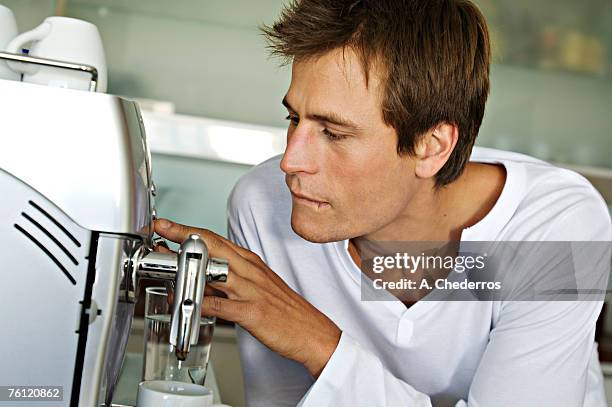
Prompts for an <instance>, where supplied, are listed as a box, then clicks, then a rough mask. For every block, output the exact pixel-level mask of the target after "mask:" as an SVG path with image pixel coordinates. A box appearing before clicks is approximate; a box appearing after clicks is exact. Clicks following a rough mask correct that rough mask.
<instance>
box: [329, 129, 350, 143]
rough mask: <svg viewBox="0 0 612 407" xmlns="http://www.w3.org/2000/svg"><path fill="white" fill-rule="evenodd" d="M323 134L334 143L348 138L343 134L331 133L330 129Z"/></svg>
mask: <svg viewBox="0 0 612 407" xmlns="http://www.w3.org/2000/svg"><path fill="white" fill-rule="evenodd" d="M323 134H325V135H326V136H327V138H328V139H330V140H332V141H338V140H342V139H344V138H346V136H343V135H342V134H336V133H333V132H331V131H329V130H328V129H323Z"/></svg>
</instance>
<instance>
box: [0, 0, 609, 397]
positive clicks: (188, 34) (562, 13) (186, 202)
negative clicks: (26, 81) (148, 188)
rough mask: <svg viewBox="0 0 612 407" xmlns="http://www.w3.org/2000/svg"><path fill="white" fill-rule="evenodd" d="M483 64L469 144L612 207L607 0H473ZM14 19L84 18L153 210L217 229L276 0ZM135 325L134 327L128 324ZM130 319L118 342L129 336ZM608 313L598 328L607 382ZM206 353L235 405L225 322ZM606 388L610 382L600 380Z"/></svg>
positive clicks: (272, 150)
mask: <svg viewBox="0 0 612 407" xmlns="http://www.w3.org/2000/svg"><path fill="white" fill-rule="evenodd" d="M475 2H476V3H477V4H478V5H479V6H480V8H481V10H482V11H483V13H484V14H485V16H486V17H487V20H488V23H489V28H490V31H491V35H492V41H493V50H494V64H493V67H492V86H491V95H490V98H489V102H488V105H487V110H486V114H485V119H484V123H483V125H482V128H481V131H480V135H479V138H478V141H477V144H478V145H482V146H489V147H495V148H500V149H505V150H512V151H517V152H522V153H527V154H529V155H533V156H536V157H539V158H542V159H544V160H547V161H550V162H554V163H556V164H558V165H561V166H566V167H570V168H573V169H575V170H576V171H578V172H580V173H582V174H583V175H585V176H586V177H587V178H589V180H591V182H592V183H593V184H594V185H595V186H596V187H597V188H598V190H599V191H600V192H601V194H602V195H603V196H604V198H605V199H606V200H607V202H608V205H610V206H609V208H611V211H612V2H611V1H610V0H581V1H577V0H555V1H553V0H539V1H532V0H476V1H475ZM0 3H2V4H4V5H6V6H8V7H9V8H11V9H12V10H13V11H14V13H15V15H16V17H17V22H18V26H19V30H20V31H21V32H23V31H26V30H29V29H31V28H33V27H35V26H37V25H38V24H40V22H41V21H42V20H43V19H44V18H45V17H47V16H49V15H53V14H56V15H65V16H69V17H75V18H80V19H84V20H87V21H90V22H92V23H94V24H96V25H97V26H98V28H99V30H100V32H101V34H102V38H103V41H104V44H105V49H106V57H107V64H108V68H109V88H108V93H113V94H118V95H123V96H127V97H130V98H136V99H139V100H140V102H141V106H142V108H143V116H144V119H145V127H146V131H147V134H148V137H149V140H150V147H151V149H152V151H153V173H154V179H155V182H156V184H157V186H158V190H159V195H158V200H157V208H158V213H159V214H160V216H163V217H168V218H171V219H174V220H176V221H179V222H182V223H187V224H190V225H198V226H202V227H206V228H209V229H211V230H213V231H215V232H217V233H220V234H225V233H226V226H225V203H226V199H227V197H228V194H229V192H230V190H231V188H232V186H233V185H234V183H235V182H236V180H237V179H238V178H239V177H240V176H241V175H242V174H244V173H245V172H246V171H248V170H249V168H250V167H251V166H252V165H254V164H256V163H258V162H260V161H263V160H264V159H266V158H268V157H270V156H273V155H275V154H278V153H281V152H282V151H283V148H284V142H285V127H286V122H285V120H284V117H285V115H286V114H285V109H284V108H283V107H282V106H281V103H280V101H281V99H282V97H283V96H284V94H285V91H286V89H287V87H288V84H289V80H290V70H289V68H288V67H282V68H280V67H278V61H276V60H271V59H270V58H269V57H268V54H267V51H266V48H265V42H264V40H263V38H262V37H261V35H260V34H259V32H258V28H257V27H258V25H260V24H262V23H272V22H273V21H274V20H275V18H276V16H277V15H278V14H279V11H280V10H281V8H282V6H283V4H284V3H285V1H282V0H257V1H252V0H232V1H227V0H175V1H167V0H0ZM139 329H140V331H139ZM141 330H142V326H141V325H140V326H139V325H138V324H136V323H135V324H134V332H133V336H134V340H133V343H132V348H131V351H133V352H138V351H139V350H138V347H139V346H140V347H142V338H141V337H139V336H138V335H141V334H142V331H141ZM611 333H612V319H611V318H606V315H605V314H604V315H603V316H602V318H601V321H600V329H599V330H598V339H599V341H600V354H601V358H602V360H603V361H604V362H605V363H604V365H603V366H604V372H605V373H606V375H610V378H609V379H607V381H610V383H612V368H611V366H612V365H608V362H612V345H611V344H612V341H611V340H610V339H608V337H609V336H610V334H611ZM212 354H213V356H212V363H213V365H214V368H215V371H216V376H217V382H218V384H219V389H220V392H221V396H222V399H223V401H224V402H226V403H228V404H231V405H233V406H234V407H238V406H242V405H244V399H243V395H242V391H241V388H242V382H241V377H240V373H239V361H238V354H237V350H236V346H235V337H234V333H233V330H232V328H231V327H223V326H219V327H218V329H217V338H216V339H215V342H214V344H213V353H212ZM609 388H610V393H609V394H611V395H612V385H610V386H609Z"/></svg>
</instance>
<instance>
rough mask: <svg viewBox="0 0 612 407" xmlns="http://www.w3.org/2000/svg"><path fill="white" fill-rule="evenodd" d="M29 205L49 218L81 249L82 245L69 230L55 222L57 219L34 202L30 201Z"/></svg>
mask: <svg viewBox="0 0 612 407" xmlns="http://www.w3.org/2000/svg"><path fill="white" fill-rule="evenodd" d="M28 203H29V204H30V205H32V206H33V207H35V208H36V209H38V210H39V211H40V212H41V213H42V214H43V215H45V216H46V217H47V218H49V220H50V221H51V222H53V223H55V226H57V227H58V228H60V229H61V230H62V232H64V233H65V234H66V236H68V237H69V238H70V240H72V241H73V242H74V244H75V245H77V247H81V243H79V241H78V240H76V238H75V237H74V236H72V233H70V232H69V231H68V229H66V228H65V227H64V226H62V224H61V223H59V222H58V221H56V220H55V218H54V217H53V216H51V215H49V214H48V213H47V211H45V210H44V209H43V208H41V207H40V206H38V205H37V204H36V203H35V202H33V201H32V200H29V201H28Z"/></svg>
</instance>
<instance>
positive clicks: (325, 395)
mask: <svg viewBox="0 0 612 407" xmlns="http://www.w3.org/2000/svg"><path fill="white" fill-rule="evenodd" d="M279 160H280V158H279V157H276V158H274V159H271V160H268V161H267V162H264V163H262V164H260V165H259V166H257V167H255V168H254V169H253V170H251V171H250V172H249V173H248V174H246V175H245V176H244V177H243V178H242V179H241V180H240V181H239V182H238V184H237V185H236V186H235V188H234V190H233V192H232V195H231V197H230V200H229V205H228V217H229V236H230V238H231V239H232V240H233V241H234V242H236V243H237V244H239V245H241V246H243V247H246V248H248V249H250V250H252V251H254V252H255V253H257V254H258V255H260V256H261V258H262V259H263V260H264V261H265V262H266V263H267V264H268V265H269V266H270V268H271V269H272V270H274V271H275V272H276V273H277V274H278V275H279V276H280V277H282V278H283V280H284V281H285V282H286V283H287V284H288V285H289V286H290V287H292V288H293V289H294V290H295V291H296V292H298V293H299V294H301V295H302V296H303V297H304V298H305V299H306V300H308V301H309V302H310V303H311V304H313V305H314V306H315V307H317V308H318V309H319V310H320V311H321V312H323V313H324V314H325V315H327V316H328V317H329V318H330V319H331V320H333V321H334V322H335V323H336V325H338V327H339V328H340V329H341V330H342V335H341V338H340V342H339V343H338V346H337V348H336V350H335V351H334V353H333V355H332V356H331V358H330V360H329V362H328V363H327V365H326V366H325V368H324V369H323V371H322V373H321V375H320V376H319V377H318V379H317V380H316V381H315V380H314V379H313V377H312V376H311V375H310V374H309V373H308V372H307V370H306V369H305V368H304V367H303V366H302V365H300V364H298V363H296V362H293V361H290V360H288V359H285V358H283V357H280V356H279V355H277V354H275V353H274V352H272V351H271V350H269V349H268V348H267V347H266V346H264V345H262V344H261V343H260V342H259V341H257V340H256V339H255V338H253V337H252V336H251V335H250V334H249V333H248V332H246V331H244V330H243V329H241V328H237V329H238V336H239V347H240V356H241V362H242V367H243V373H244V381H245V391H246V399H247V404H248V406H250V407H274V406H295V405H300V406H304V407H324V406H350V407H355V406H364V407H375V406H393V407H395V406H398V407H399V406H430V405H434V406H466V405H467V406H483V407H498V406H500V407H501V406H513V407H514V406H554V407H564V406H568V407H569V406H589V407H590V406H605V405H606V402H605V395H604V392H603V379H602V374H601V369H600V366H599V362H598V358H597V349H596V344H595V343H594V340H593V338H594V330H595V322H596V320H597V317H598V315H599V312H600V309H601V306H602V302H601V301H558V302H542V301H540V302H535V301H469V302H451V301H447V302H444V301H419V302H417V303H416V304H414V305H413V306H411V307H410V308H406V306H405V305H404V304H403V303H402V302H400V301H399V300H396V301H362V300H361V293H362V292H361V289H360V284H361V270H360V269H359V268H358V267H357V266H356V265H355V263H354V262H353V261H352V259H351V257H350V255H349V253H348V251H347V247H348V241H340V242H333V243H326V244H316V243H310V242H308V241H306V240H304V239H302V238H301V237H299V236H297V235H296V234H295V233H294V232H293V230H292V229H291V225H290V214H291V206H292V204H291V196H290V193H289V191H288V189H287V187H286V185H285V182H284V174H283V173H282V172H281V170H280V168H279ZM471 160H472V161H477V162H487V163H498V164H501V165H503V166H504V167H505V169H506V183H505V186H504V188H503V191H502V193H501V195H500V197H499V199H498V201H497V203H496V204H495V205H494V207H493V208H492V210H491V211H490V212H489V213H488V214H487V215H486V216H485V217H484V218H483V219H482V220H481V221H480V222H478V223H477V224H476V225H474V226H472V227H470V228H467V229H465V230H464V231H463V233H462V237H461V239H462V241H530V240H531V241H548V240H553V241H571V240H577V241H590V240H598V241H611V240H612V227H611V222H610V217H609V214H608V211H607V208H606V206H605V204H604V202H603V200H602V199H601V197H600V195H599V194H598V193H597V192H596V191H595V189H594V188H593V187H592V186H591V185H590V184H589V183H588V182H587V181H586V180H585V179H584V178H582V177H581V176H580V175H578V174H576V173H573V172H571V171H568V170H564V169H559V168H556V167H553V166H551V165H549V164H546V163H544V162H542V161H539V160H536V159H533V158H531V157H528V156H525V155H521V154H516V153H509V152H503V151H498V150H492V149H484V148H475V149H474V152H473V154H472V158H471ZM608 264H609V263H608Z"/></svg>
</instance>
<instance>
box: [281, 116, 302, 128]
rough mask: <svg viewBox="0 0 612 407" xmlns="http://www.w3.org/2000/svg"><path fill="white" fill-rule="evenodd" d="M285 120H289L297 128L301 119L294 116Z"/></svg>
mask: <svg viewBox="0 0 612 407" xmlns="http://www.w3.org/2000/svg"><path fill="white" fill-rule="evenodd" d="M285 120H289V121H290V122H291V124H293V125H295V126H297V125H298V123H299V122H300V118H299V117H297V116H293V115H287V117H285Z"/></svg>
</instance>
